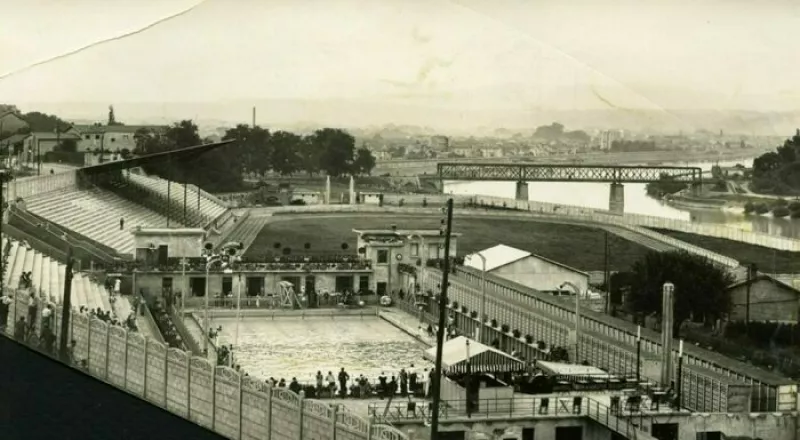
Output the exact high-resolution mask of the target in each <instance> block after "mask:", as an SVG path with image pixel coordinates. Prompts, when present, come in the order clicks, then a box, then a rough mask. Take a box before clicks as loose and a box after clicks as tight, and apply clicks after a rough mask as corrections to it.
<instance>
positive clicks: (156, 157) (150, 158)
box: [80, 140, 235, 174]
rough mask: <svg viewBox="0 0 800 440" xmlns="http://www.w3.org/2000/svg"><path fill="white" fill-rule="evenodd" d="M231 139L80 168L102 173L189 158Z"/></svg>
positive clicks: (91, 172)
mask: <svg viewBox="0 0 800 440" xmlns="http://www.w3.org/2000/svg"><path fill="white" fill-rule="evenodd" d="M233 142H235V141H233V140H230V141H222V142H214V143H210V144H203V145H196V146H194V147H187V148H179V149H177V150H171V151H164V152H161V153H153V154H145V155H142V156H137V157H134V158H132V159H126V160H116V161H108V162H105V163H101V164H98V165H92V166H88V167H83V168H81V169H80V170H81V171H82V172H84V173H87V174H102V173H106V172H109V171H118V170H126V169H129V168H136V167H140V166H142V165H150V164H154V163H159V162H167V161H168V160H172V161H175V162H179V161H181V160H189V159H191V158H193V157H196V156H198V155H200V154H203V153H206V152H208V151H211V150H213V149H216V148H219V147H223V146H225V145H229V144H232V143H233Z"/></svg>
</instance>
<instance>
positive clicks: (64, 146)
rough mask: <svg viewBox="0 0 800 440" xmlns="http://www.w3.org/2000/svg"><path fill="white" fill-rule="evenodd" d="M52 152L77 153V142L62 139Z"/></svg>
mask: <svg viewBox="0 0 800 440" xmlns="http://www.w3.org/2000/svg"><path fill="white" fill-rule="evenodd" d="M54 150H55V151H61V152H64V153H74V152H76V151H78V141H76V140H75V139H63V140H62V141H61V143H59V144H58V145H56V146H55V148H54Z"/></svg>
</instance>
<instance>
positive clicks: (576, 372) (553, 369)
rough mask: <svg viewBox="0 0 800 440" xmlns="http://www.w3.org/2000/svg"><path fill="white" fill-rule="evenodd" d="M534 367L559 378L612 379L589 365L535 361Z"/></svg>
mask: <svg viewBox="0 0 800 440" xmlns="http://www.w3.org/2000/svg"><path fill="white" fill-rule="evenodd" d="M536 367H537V368H539V369H541V370H542V372H543V373H544V374H546V375H548V376H561V377H564V376H577V377H580V378H586V379H588V378H591V379H600V380H607V379H611V378H612V376H611V375H610V374H608V373H606V372H605V371H603V370H601V369H599V368H597V367H593V366H591V365H580V364H564V363H560V362H546V361H537V362H536Z"/></svg>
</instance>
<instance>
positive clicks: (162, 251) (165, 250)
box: [158, 244, 169, 266]
mask: <svg viewBox="0 0 800 440" xmlns="http://www.w3.org/2000/svg"><path fill="white" fill-rule="evenodd" d="M168 258H169V246H167V245H165V244H162V245H159V246H158V265H159V266H166V265H167V259H168Z"/></svg>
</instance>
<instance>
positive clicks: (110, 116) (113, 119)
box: [107, 105, 125, 127]
mask: <svg viewBox="0 0 800 440" xmlns="http://www.w3.org/2000/svg"><path fill="white" fill-rule="evenodd" d="M107 125H108V126H109V127H112V126H115V125H116V126H119V125H125V124H123V123H122V122H117V118H116V116H114V106H113V105H109V106H108V124H107Z"/></svg>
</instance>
